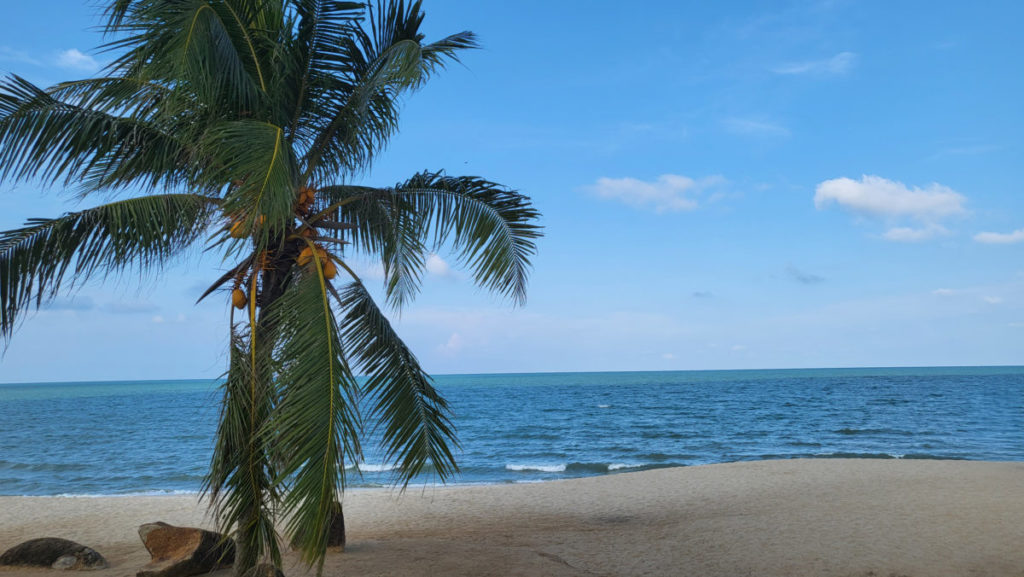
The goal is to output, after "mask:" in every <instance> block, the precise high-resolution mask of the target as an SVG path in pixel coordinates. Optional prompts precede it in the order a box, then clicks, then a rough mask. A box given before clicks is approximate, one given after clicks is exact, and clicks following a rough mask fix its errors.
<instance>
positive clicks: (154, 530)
mask: <svg viewBox="0 0 1024 577" xmlns="http://www.w3.org/2000/svg"><path fill="white" fill-rule="evenodd" d="M139 537H140V538H141V539H142V543H143V544H144V545H145V546H146V549H147V550H148V551H149V554H150V556H151V557H152V560H151V561H150V562H149V564H147V565H146V566H145V567H143V568H142V569H140V570H139V572H138V573H136V575H137V577H189V576H190V575H199V574H202V573H209V572H210V571H215V570H217V569H223V568H225V567H230V566H231V565H232V563H234V562H235V542H234V541H233V540H232V539H229V538H226V537H224V536H223V535H221V534H220V533H214V532H213V531H207V530H205V529H196V528H193V527H175V526H173V525H168V524H167V523H162V522H159V521H158V522H156V523H146V524H145V525H142V526H140V527H139Z"/></svg>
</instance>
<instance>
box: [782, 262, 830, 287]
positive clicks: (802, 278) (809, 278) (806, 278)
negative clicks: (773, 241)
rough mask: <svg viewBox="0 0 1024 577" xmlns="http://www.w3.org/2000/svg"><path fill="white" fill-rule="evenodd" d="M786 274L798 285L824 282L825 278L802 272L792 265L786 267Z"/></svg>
mask: <svg viewBox="0 0 1024 577" xmlns="http://www.w3.org/2000/svg"><path fill="white" fill-rule="evenodd" d="M786 274H788V275H789V277H790V278H791V279H793V280H795V281H796V282H798V283H800V284H807V285H811V284H819V283H822V282H825V277H823V276H818V275H816V274H811V273H807V272H804V271H802V270H800V269H798V268H796V267H795V266H793V265H789V266H787V267H786Z"/></svg>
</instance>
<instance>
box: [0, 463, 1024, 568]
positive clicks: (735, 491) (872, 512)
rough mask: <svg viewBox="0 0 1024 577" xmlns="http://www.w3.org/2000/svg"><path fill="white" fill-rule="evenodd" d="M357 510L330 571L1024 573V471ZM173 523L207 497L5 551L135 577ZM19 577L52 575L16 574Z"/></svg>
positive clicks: (810, 468)
mask: <svg viewBox="0 0 1024 577" xmlns="http://www.w3.org/2000/svg"><path fill="white" fill-rule="evenodd" d="M344 503H345V516H346V520H347V522H348V537H349V546H348V548H347V550H346V551H345V553H331V554H330V555H329V557H328V560H327V564H326V569H325V574H326V575H352V576H360V577H368V576H385V575H395V576H407V577H414V576H429V577H446V576H486V575H493V576H531V577H534V576H549V575H550V576H584V575H586V576H594V575H608V576H611V575H616V576H618V575H665V576H676V575H693V576H706V577H715V576H723V577H724V576H728V577H737V576H743V575H756V576H803V575H808V576H809V575H814V576H842V577H853V576H858V577H860V576H864V577H866V576H876V577H890V576H910V577H917V576H930V577H937V576H950V577H952V576H957V577H961V576H973V575H978V576H981V575H985V576H994V577H998V576H1013V577H1022V576H1024V463H989V462H967V461H910V460H907V461H901V460H862V459H856V460H845V459H842V460H840V459H817V460H783V461H759V462H748V463H730V464H723V465H707V466H699V467H685V468H678V469H660V470H653V471H644V472H638V473H622V474H617V475H609V476H603V477H594V478H587V479H575V480H568V481H553V482H547V483H532V484H517V485H489V486H459V487H444V488H429V489H410V490H409V491H408V492H406V493H405V494H404V495H403V496H401V497H398V496H397V494H395V493H393V492H389V491H384V490H361V491H360V490H355V491H349V492H347V493H346V494H345V499H344ZM157 520H161V521H166V522H168V523H172V524H179V525H190V526H205V527H212V524H211V523H210V521H209V519H208V518H207V517H206V509H205V507H204V506H203V505H202V504H201V503H198V502H197V501H196V498H195V497H190V496H170V497H103V498H83V497H68V498H64V497H2V498H0V550H2V549H6V548H7V547H10V546H12V545H15V544H17V543H19V542H21V541H23V540H26V539H29V538H33V537H41V536H55V537H64V538H67V539H72V540H75V541H78V542H80V543H83V544H85V545H89V546H91V547H93V548H95V549H97V550H99V551H100V552H101V553H102V554H104V555H105V556H106V558H107V559H108V561H110V563H111V566H110V568H109V569H106V570H103V571H96V572H91V573H89V575H91V576H96V577H108V576H110V577H113V576H117V577H122V576H129V575H134V574H135V571H136V570H137V569H138V568H139V567H141V566H142V565H143V564H145V563H146V562H147V561H148V559H149V556H148V554H147V553H146V551H145V549H144V547H143V546H142V544H141V542H140V541H139V538H138V536H137V534H136V528H137V527H138V525H140V524H142V523H145V522H150V521H157ZM285 569H286V574H287V575H289V576H296V575H303V574H306V571H305V570H304V569H303V568H302V567H301V566H298V565H296V564H295V560H294V559H293V558H289V559H288V562H287V563H286V567H285ZM20 574H24V575H45V574H49V575H52V574H53V572H52V571H48V570H26V569H17V570H0V575H3V576H4V577H6V576H7V575H20ZM229 574H230V572H229V571H222V572H219V573H216V574H214V575H229Z"/></svg>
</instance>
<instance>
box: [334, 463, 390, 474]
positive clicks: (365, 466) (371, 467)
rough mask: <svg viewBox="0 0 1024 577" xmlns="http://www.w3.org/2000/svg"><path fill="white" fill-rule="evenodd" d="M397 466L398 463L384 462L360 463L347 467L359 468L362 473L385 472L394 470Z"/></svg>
mask: <svg viewBox="0 0 1024 577" xmlns="http://www.w3.org/2000/svg"><path fill="white" fill-rule="evenodd" d="M397 468H398V466H397V465H388V464H384V463H358V464H356V465H349V466H348V467H345V469H346V470H348V471H356V470H358V471H359V472H360V473H385V472H387V471H394V470H395V469H397Z"/></svg>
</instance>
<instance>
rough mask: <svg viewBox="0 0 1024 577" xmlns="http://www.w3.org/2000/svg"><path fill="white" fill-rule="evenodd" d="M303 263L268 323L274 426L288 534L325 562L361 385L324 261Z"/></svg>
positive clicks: (352, 449) (310, 556) (351, 457)
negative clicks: (273, 362)
mask: <svg viewBox="0 0 1024 577" xmlns="http://www.w3.org/2000/svg"><path fill="white" fill-rule="evenodd" d="M313 264H314V265H315V266H312V267H307V268H305V269H302V271H301V272H299V273H298V274H299V275H300V278H298V279H297V280H295V281H293V282H292V283H291V284H290V285H289V289H288V290H287V291H286V292H285V293H284V294H283V295H282V296H281V298H279V299H278V300H277V301H276V302H275V303H274V304H273V306H271V307H269V308H267V309H266V311H265V317H264V319H263V322H264V323H265V324H266V325H267V326H269V327H273V329H272V330H273V331H274V334H275V342H276V343H277V347H276V351H277V352H276V356H277V362H278V363H279V364H280V366H281V369H280V371H279V373H278V374H279V382H280V383H281V384H282V386H281V387H280V393H279V394H280V401H279V403H278V405H277V407H276V408H275V412H274V421H273V428H274V431H275V432H276V438H275V452H276V453H277V454H279V455H281V462H282V466H281V470H280V472H279V481H280V482H282V483H284V484H286V485H287V488H288V490H287V493H286V494H285V497H284V502H283V505H284V513H285V514H286V515H287V516H288V517H289V520H288V525H287V532H288V534H289V535H291V536H292V543H293V544H294V545H295V546H297V547H298V548H300V549H301V550H302V552H303V557H304V559H305V560H306V561H308V562H310V563H320V564H321V565H322V563H323V555H324V551H325V549H326V547H327V539H328V536H329V533H328V529H329V528H330V521H331V512H332V507H333V505H334V502H335V501H336V500H337V498H338V494H339V492H340V491H341V490H342V489H343V488H344V475H342V474H340V473H341V472H342V471H343V469H344V463H345V460H346V459H347V460H348V461H349V462H353V463H354V462H357V461H358V459H359V456H360V448H359V441H358V439H359V414H358V410H357V403H358V393H359V388H358V385H357V383H356V381H355V378H354V377H353V376H352V373H351V371H350V370H349V367H348V365H347V362H346V360H345V357H344V356H343V351H344V350H345V349H344V347H343V345H342V342H341V338H340V336H339V334H338V329H337V324H336V322H335V318H334V313H333V311H332V310H331V307H330V302H329V299H330V296H329V293H328V289H327V285H326V281H325V279H324V278H323V276H322V265H323V264H324V263H323V262H321V261H319V260H317V262H315V263H313Z"/></svg>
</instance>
